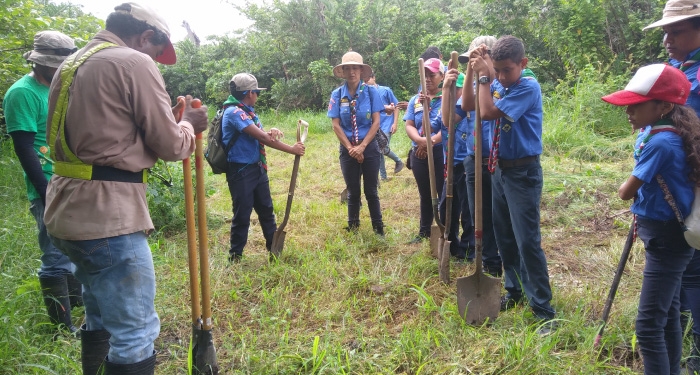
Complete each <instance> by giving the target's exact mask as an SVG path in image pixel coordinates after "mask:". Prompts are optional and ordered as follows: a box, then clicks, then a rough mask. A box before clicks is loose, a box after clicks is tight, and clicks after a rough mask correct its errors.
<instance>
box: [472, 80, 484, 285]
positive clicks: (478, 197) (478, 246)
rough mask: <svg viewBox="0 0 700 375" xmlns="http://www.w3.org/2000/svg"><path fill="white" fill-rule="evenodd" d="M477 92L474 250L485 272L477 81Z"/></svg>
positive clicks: (481, 140)
mask: <svg viewBox="0 0 700 375" xmlns="http://www.w3.org/2000/svg"><path fill="white" fill-rule="evenodd" d="M475 86H476V93H475V95H474V112H475V119H474V242H475V244H474V250H475V252H476V257H475V258H476V259H475V263H476V272H477V273H478V274H481V272H483V264H482V252H483V249H484V243H483V240H484V201H483V194H484V193H483V186H484V185H483V183H484V176H483V166H482V165H481V164H482V157H481V156H482V154H483V147H484V145H483V139H482V138H483V137H482V133H483V128H482V124H481V109H480V107H479V92H480V90H479V88H480V86H481V84H480V83H478V82H477V84H476V85H475Z"/></svg>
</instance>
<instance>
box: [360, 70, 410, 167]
mask: <svg viewBox="0 0 700 375" xmlns="http://www.w3.org/2000/svg"><path fill="white" fill-rule="evenodd" d="M367 84H368V85H370V86H374V87H375V88H377V90H378V91H379V96H380V97H381V98H382V104H384V110H383V111H381V112H379V129H380V130H381V131H382V132H384V134H385V135H386V140H387V142H386V147H387V148H389V152H388V153H387V154H386V156H387V157H389V158H390V159H391V160H393V161H394V174H396V173H399V172H401V170H402V169H403V167H404V164H403V161H401V158H399V157H398V156H397V155H396V153H394V151H391V147H390V145H391V136H392V135H393V134H394V133H396V124H397V122H398V120H399V110H398V109H397V108H396V104H397V103H398V102H399V100H398V99H396V96H395V95H394V92H393V91H391V88H389V87H386V86H380V85H377V82H376V77H375V76H374V72H372V74H371V75H370V76H369V79H367ZM384 156H385V155H384V154H383V153H382V156H381V159H380V160H381V161H380V162H379V177H380V178H381V179H382V180H386V179H387V175H386V165H385V162H384Z"/></svg>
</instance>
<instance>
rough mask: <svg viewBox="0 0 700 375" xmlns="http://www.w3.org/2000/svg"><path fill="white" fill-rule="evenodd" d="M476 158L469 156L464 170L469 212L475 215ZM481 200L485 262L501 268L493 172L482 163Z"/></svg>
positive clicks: (487, 266)
mask: <svg viewBox="0 0 700 375" xmlns="http://www.w3.org/2000/svg"><path fill="white" fill-rule="evenodd" d="M474 166H475V164H474V158H473V157H471V156H468V157H467V158H466V159H464V170H465V172H466V175H467V197H468V198H469V199H468V203H469V212H470V213H471V214H472V217H475V216H474V209H475V198H474V194H475V190H474V184H475V183H476V177H475V172H474ZM481 169H482V171H481V177H482V178H481V201H482V203H481V204H482V206H481V208H482V213H481V222H482V231H483V237H482V241H481V246H482V251H481V253H482V254H481V255H482V256H483V264H484V267H485V268H486V269H488V270H489V271H496V270H499V271H500V270H501V268H502V264H501V256H500V255H499V254H498V246H496V236H495V235H494V233H493V213H492V204H491V173H489V169H488V165H486V164H484V163H482V166H481ZM467 257H468V258H470V259H473V258H474V254H470V255H468V256H467Z"/></svg>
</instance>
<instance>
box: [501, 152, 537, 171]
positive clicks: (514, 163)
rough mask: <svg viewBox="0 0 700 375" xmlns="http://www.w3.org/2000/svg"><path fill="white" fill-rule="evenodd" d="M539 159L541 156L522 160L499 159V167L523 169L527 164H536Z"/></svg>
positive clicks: (527, 157)
mask: <svg viewBox="0 0 700 375" xmlns="http://www.w3.org/2000/svg"><path fill="white" fill-rule="evenodd" d="M539 159H540V156H539V155H534V156H526V157H524V158H520V159H498V166H499V167H500V168H501V169H506V168H515V167H521V166H523V165H527V164H530V163H533V162H536V161H538V160H539Z"/></svg>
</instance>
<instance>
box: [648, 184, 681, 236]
mask: <svg viewBox="0 0 700 375" xmlns="http://www.w3.org/2000/svg"><path fill="white" fill-rule="evenodd" d="M656 182H658V183H659V186H661V191H663V192H664V199H665V200H666V202H668V204H669V205H670V206H671V209H672V210H673V213H674V214H675V215H676V220H678V223H679V224H680V225H681V228H682V229H683V231H684V232H685V231H686V230H688V228H687V227H686V226H685V222H684V220H683V215H681V210H679V209H678V205H676V200H675V199H673V194H671V191H670V190H669V189H668V185H666V181H664V179H663V177H661V174H657V175H656Z"/></svg>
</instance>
